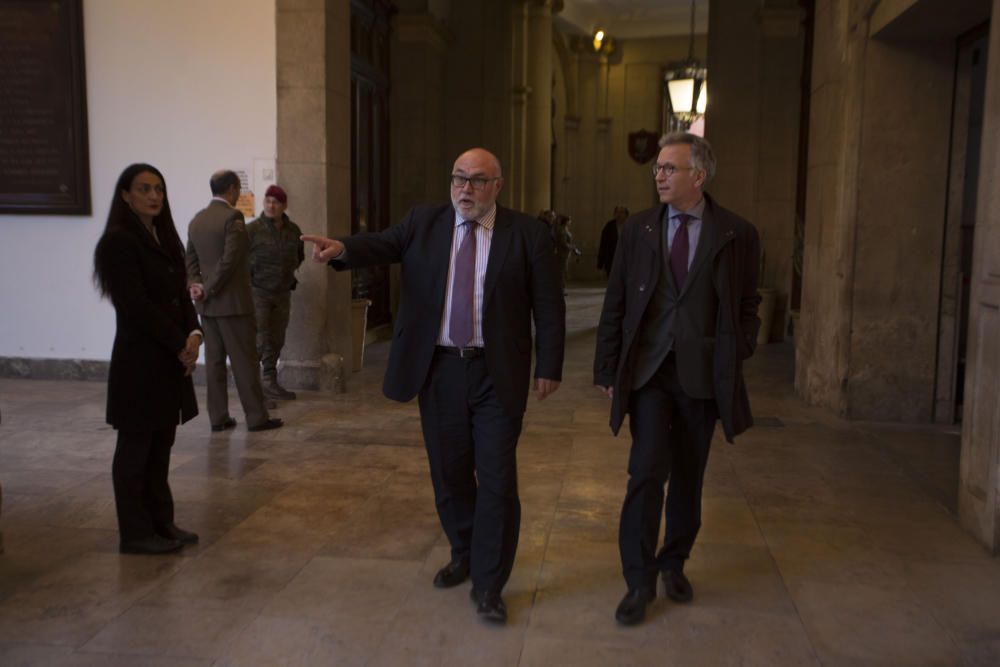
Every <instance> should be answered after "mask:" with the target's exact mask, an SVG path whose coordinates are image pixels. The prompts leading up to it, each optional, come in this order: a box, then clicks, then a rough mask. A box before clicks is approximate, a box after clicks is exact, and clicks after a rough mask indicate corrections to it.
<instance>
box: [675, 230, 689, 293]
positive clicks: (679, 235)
mask: <svg viewBox="0 0 1000 667" xmlns="http://www.w3.org/2000/svg"><path fill="white" fill-rule="evenodd" d="M677 220H678V222H680V225H678V226H677V231H676V232H674V242H673V244H672V245H671V246H670V272H671V273H673V274H674V283H676V285H677V290H678V291H680V289H681V288H682V287H684V280H685V279H686V278H687V275H688V251H689V250H690V242H689V241H688V222H690V221H691V216H690V215H688V214H687V213H681V214H680V215H678V216H677Z"/></svg>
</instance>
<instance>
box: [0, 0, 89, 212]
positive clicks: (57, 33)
mask: <svg viewBox="0 0 1000 667" xmlns="http://www.w3.org/2000/svg"><path fill="white" fill-rule="evenodd" d="M85 81H86V80H85V70H84V60H83V8H82V0H44V1H43V0H0V214H9V213H35V214H68V215H89V214H90V169H89V155H88V147H87V89H86V83H85Z"/></svg>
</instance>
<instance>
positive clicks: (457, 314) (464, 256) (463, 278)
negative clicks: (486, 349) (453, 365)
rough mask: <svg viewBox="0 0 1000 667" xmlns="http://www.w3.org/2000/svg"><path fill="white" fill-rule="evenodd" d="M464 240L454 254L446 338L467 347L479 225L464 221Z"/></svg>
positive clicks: (470, 329) (474, 285)
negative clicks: (449, 314)
mask: <svg viewBox="0 0 1000 667" xmlns="http://www.w3.org/2000/svg"><path fill="white" fill-rule="evenodd" d="M462 224H463V225H465V228H466V232H465V237H464V238H463V239H462V245H460V246H459V248H458V252H457V253H456V254H455V271H454V273H453V278H452V283H451V320H450V322H449V324H448V337H449V338H451V343H452V345H454V346H456V347H466V346H467V345H468V344H469V343H471V342H472V316H473V313H472V311H473V308H474V302H475V296H476V229H478V227H479V223H478V222H476V221H475V220H466V221H465V222H463V223H462Z"/></svg>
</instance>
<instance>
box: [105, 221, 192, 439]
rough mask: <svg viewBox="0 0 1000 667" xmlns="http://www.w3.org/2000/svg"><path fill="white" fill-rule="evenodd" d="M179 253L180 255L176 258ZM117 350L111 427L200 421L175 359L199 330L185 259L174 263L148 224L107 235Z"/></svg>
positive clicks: (109, 411) (110, 400) (142, 428)
mask: <svg viewBox="0 0 1000 667" xmlns="http://www.w3.org/2000/svg"><path fill="white" fill-rule="evenodd" d="M179 251H180V249H179V248H178V252H179ZM97 252H98V253H100V254H102V255H104V256H105V257H107V258H109V259H110V260H111V261H104V262H102V264H103V265H104V266H107V267H108V270H109V274H110V275H109V278H110V279H109V292H110V295H111V303H112V305H114V307H115V342H114V347H113V348H112V351H111V367H110V370H109V373H108V405H107V421H108V423H109V424H111V425H112V426H114V427H115V428H117V429H124V430H132V431H151V430H153V429H158V428H165V427H168V426H173V425H176V424H177V423H178V422H180V423H184V422H186V421H188V420H189V419H192V418H193V417H194V416H195V415H197V414H198V403H197V401H196V399H195V394H194V385H193V384H192V383H191V378H190V376H189V377H185V376H184V367H183V366H182V365H181V362H180V360H178V358H177V355H178V354H179V353H180V351H181V350H183V349H184V345H185V344H186V342H187V337H188V334H190V333H191V332H192V331H194V330H195V329H199V327H198V316H197V315H196V314H195V311H194V307H193V306H192V305H191V299H190V298H189V297H188V293H187V283H186V280H185V277H184V264H183V260H182V259H181V258H180V255H177V256H175V257H171V256H170V255H169V254H167V252H166V251H165V250H164V249H163V248H162V247H161V246H160V245H159V244H158V243H157V242H156V241H155V240H154V239H153V236H152V235H151V234H150V233H149V232H148V231H146V229H145V228H144V227H143V226H142V223H141V222H139V221H138V220H136V221H135V225H134V227H130V228H128V229H126V230H120V231H117V232H112V233H110V234H107V235H105V236H104V237H103V238H102V239H101V241H100V243H99V244H98V250H97Z"/></svg>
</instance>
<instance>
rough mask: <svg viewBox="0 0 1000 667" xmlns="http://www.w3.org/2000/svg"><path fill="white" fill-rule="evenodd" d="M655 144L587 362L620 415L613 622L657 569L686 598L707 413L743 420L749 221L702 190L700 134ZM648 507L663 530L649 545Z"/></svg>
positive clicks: (638, 601)
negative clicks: (644, 190)
mask: <svg viewBox="0 0 1000 667" xmlns="http://www.w3.org/2000/svg"><path fill="white" fill-rule="evenodd" d="M660 147H661V148H660V153H659V155H658V156H657V160H656V165H655V166H654V167H653V177H654V179H655V181H656V191H657V194H658V195H659V198H660V204H659V205H658V206H655V207H653V208H651V209H647V210H645V211H643V212H641V213H637V214H636V215H634V216H632V217H631V218H629V219H628V221H627V222H626V223H625V227H624V229H623V230H622V235H621V239H620V240H619V246H618V251H617V254H616V255H615V258H614V263H613V265H612V267H611V276H610V279H609V281H608V289H607V293H606V295H605V299H604V309H603V311H602V313H601V320H600V324H599V325H598V329H597V353H596V355H595V359H594V384H596V385H597V386H598V387H600V388H601V389H602V390H603V391H604V392H605V393H606V394H607V395H608V396H609V397H610V398H611V401H612V402H611V429H612V430H613V431H614V433H615V434H616V435H617V433H618V429H619V428H620V427H621V424H622V421H623V419H624V417H625V414H626V413H628V414H629V415H630V422H629V428H630V430H631V435H632V450H631V453H630V455H629V462H628V472H629V482H628V490H627V491H626V495H625V502H624V505H623V507H622V513H621V522H620V525H619V538H618V539H619V550H620V552H621V560H622V570H623V574H624V575H625V581H626V583H627V585H628V593H627V594H626V595H625V598H624V599H623V600H622V601H621V604H619V605H618V609H617V610H616V612H615V618H616V619H617V620H618V622H619V623H621V624H622V625H634V624H636V623H639V622H641V621H642V620H643V618H644V617H645V612H646V605H647V604H648V603H649V602H651V601H652V600H653V599H654V598H655V597H656V577H657V575H658V574H659V575H660V576H661V577H662V578H663V583H664V587H665V589H666V595H667V597H669V598H670V599H671V600H674V601H675V602H689V601H690V600H691V599H692V598H693V596H694V590H693V588H692V586H691V582H690V581H688V579H687V577H686V576H685V575H684V563H685V561H686V560H687V559H688V557H689V556H690V554H691V547H692V546H693V545H694V541H695V537H697V535H698V529H699V528H700V527H701V490H702V483H703V481H704V477H705V465H706V464H707V462H708V449H709V444H710V443H711V441H712V432H713V431H714V430H715V422H716V421H717V420H718V421H720V422H721V423H722V429H723V431H724V433H725V436H726V440H728V441H730V442H732V440H733V437H734V436H736V435H738V434H740V433H741V432H743V431H744V430H746V429H747V428H748V427H749V426H750V425H751V424H752V423H753V420H752V418H751V415H750V403H749V401H748V399H747V391H746V385H745V384H744V383H743V366H742V364H743V360H744V359H746V358H748V357H749V356H750V355H751V354H753V351H754V347H755V343H756V339H757V329H758V328H759V327H760V320H759V319H758V318H757V306H758V305H759V304H760V296H759V295H758V294H757V273H758V270H759V269H758V263H759V261H760V241H759V239H758V236H757V230H756V229H755V228H754V226H753V225H751V224H750V223H749V222H747V221H746V220H744V219H743V218H741V217H739V216H738V215H736V214H735V213H732V212H731V211H727V210H726V209H724V208H723V207H721V206H719V205H718V204H717V203H716V202H715V200H713V199H712V198H711V197H709V196H708V195H707V194H704V192H703V188H704V187H705V186H706V185H707V184H708V183H709V182H710V181H711V179H712V176H713V175H714V174H715V156H714V155H713V153H712V147H711V145H709V143H708V142H707V141H705V139H703V138H701V137H698V136H695V135H693V134H689V133H686V132H675V133H671V134H668V135H667V136H665V137H664V138H663V139H662V140H661V142H660ZM668 479H669V481H670V484H669V490H668V492H667V500H666V505H664V502H663V495H664V494H663V487H664V484H666V483H667V480H668ZM661 513H663V514H664V515H665V518H666V531H665V537H664V542H663V545H662V546H661V547H660V549H659V550H658V551H657V548H656V547H657V540H658V536H659V528H660V514H661Z"/></svg>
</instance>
